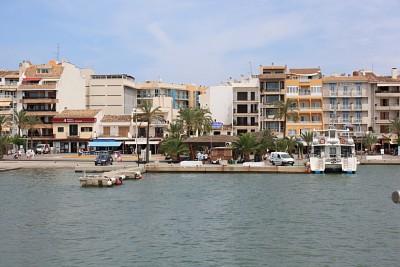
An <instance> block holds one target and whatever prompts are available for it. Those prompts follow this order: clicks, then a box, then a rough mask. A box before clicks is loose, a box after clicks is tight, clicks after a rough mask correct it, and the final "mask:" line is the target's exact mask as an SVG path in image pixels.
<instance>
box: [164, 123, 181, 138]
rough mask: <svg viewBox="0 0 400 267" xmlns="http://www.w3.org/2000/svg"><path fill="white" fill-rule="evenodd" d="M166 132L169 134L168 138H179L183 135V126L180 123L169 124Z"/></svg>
mask: <svg viewBox="0 0 400 267" xmlns="http://www.w3.org/2000/svg"><path fill="white" fill-rule="evenodd" d="M166 131H167V132H169V133H170V135H169V137H176V138H178V137H181V136H182V134H183V133H184V129H183V124H182V122H180V121H176V122H173V123H170V124H169V127H168V128H167V129H166Z"/></svg>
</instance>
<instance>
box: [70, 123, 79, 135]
mask: <svg viewBox="0 0 400 267" xmlns="http://www.w3.org/2000/svg"><path fill="white" fill-rule="evenodd" d="M69 136H78V125H77V124H71V125H69Z"/></svg>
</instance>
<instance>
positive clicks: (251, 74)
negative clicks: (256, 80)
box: [249, 61, 253, 77]
mask: <svg viewBox="0 0 400 267" xmlns="http://www.w3.org/2000/svg"><path fill="white" fill-rule="evenodd" d="M249 65H250V77H253V69H252V67H251V61H249Z"/></svg>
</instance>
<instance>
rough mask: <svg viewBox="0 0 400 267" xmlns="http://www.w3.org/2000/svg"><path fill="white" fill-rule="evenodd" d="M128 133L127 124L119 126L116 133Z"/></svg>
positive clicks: (125, 134)
mask: <svg viewBox="0 0 400 267" xmlns="http://www.w3.org/2000/svg"><path fill="white" fill-rule="evenodd" d="M128 133H129V126H119V127H118V135H119V136H124V137H127V136H128Z"/></svg>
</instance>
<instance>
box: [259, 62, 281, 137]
mask: <svg viewBox="0 0 400 267" xmlns="http://www.w3.org/2000/svg"><path fill="white" fill-rule="evenodd" d="M258 78H259V81H260V130H261V131H264V130H268V129H269V130H272V131H273V132H274V133H275V134H276V135H277V136H280V137H282V136H283V131H284V120H283V118H282V119H278V118H275V114H276V113H277V108H276V106H275V104H276V103H278V102H280V101H282V102H284V101H285V80H286V66H275V65H274V64H272V65H271V66H260V70H259V75H258Z"/></svg>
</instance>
